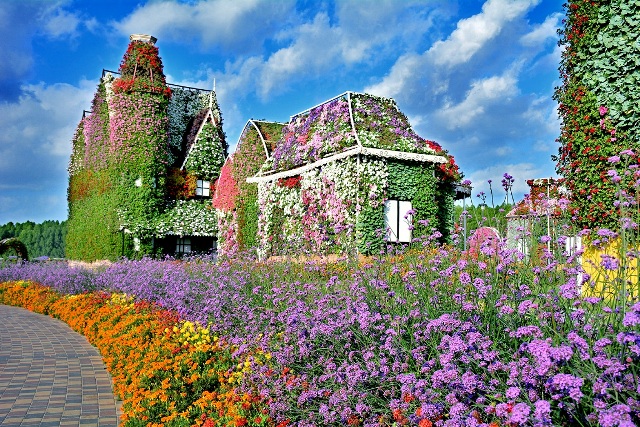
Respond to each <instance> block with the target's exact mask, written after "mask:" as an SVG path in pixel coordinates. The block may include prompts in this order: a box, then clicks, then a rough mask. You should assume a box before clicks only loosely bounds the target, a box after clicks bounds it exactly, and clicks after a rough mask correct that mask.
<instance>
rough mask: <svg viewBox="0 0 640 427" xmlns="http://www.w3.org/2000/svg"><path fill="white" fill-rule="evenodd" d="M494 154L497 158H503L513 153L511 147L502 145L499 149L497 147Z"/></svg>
mask: <svg viewBox="0 0 640 427" xmlns="http://www.w3.org/2000/svg"><path fill="white" fill-rule="evenodd" d="M495 153H496V155H497V156H498V157H504V156H507V155H509V154H511V153H513V147H510V146H508V145H503V146H501V147H497V148H496V149H495Z"/></svg>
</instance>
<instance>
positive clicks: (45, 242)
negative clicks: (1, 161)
mask: <svg viewBox="0 0 640 427" xmlns="http://www.w3.org/2000/svg"><path fill="white" fill-rule="evenodd" d="M66 230H67V224H66V221H62V222H59V221H50V220H49V221H44V222H42V223H41V224H36V223H34V222H32V221H27V222H22V223H21V222H18V223H15V224H14V223H13V222H9V223H7V224H4V225H0V240H3V239H9V238H16V239H18V240H19V241H20V242H22V243H23V244H24V245H25V247H26V250H27V252H28V254H29V256H30V257H31V258H32V259H33V258H39V257H43V256H46V257H50V258H64V246H65V236H66Z"/></svg>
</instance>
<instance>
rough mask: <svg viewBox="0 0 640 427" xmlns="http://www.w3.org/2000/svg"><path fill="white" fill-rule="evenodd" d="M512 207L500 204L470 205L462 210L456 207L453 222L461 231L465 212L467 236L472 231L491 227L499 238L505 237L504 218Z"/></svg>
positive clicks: (505, 225) (505, 224) (460, 207)
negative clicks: (498, 234) (495, 230)
mask: <svg viewBox="0 0 640 427" xmlns="http://www.w3.org/2000/svg"><path fill="white" fill-rule="evenodd" d="M512 207H513V206H512V205H511V204H508V203H502V204H500V205H497V206H487V205H484V204H481V205H478V206H476V205H470V206H466V207H465V208H464V211H463V208H462V206H456V211H455V220H456V226H457V227H458V228H459V229H461V230H462V228H463V227H464V224H465V221H464V217H463V212H466V214H464V216H465V217H466V226H467V236H470V235H471V234H472V233H473V231H474V230H477V229H478V228H480V227H493V228H495V229H497V230H498V232H499V233H500V236H501V237H505V233H506V230H507V219H506V216H507V214H508V213H509V211H510V210H511V208H512Z"/></svg>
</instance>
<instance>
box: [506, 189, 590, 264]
mask: <svg viewBox="0 0 640 427" xmlns="http://www.w3.org/2000/svg"><path fill="white" fill-rule="evenodd" d="M564 181H565V180H564V179H563V178H538V179H529V180H527V184H528V185H529V189H530V192H529V194H527V195H525V197H524V199H523V200H521V201H519V202H518V203H516V204H515V206H514V207H513V209H511V210H510V211H509V213H508V214H507V216H506V218H507V235H506V239H507V246H508V247H509V248H512V249H518V250H519V251H520V252H522V253H523V254H525V255H526V254H528V253H529V251H530V249H531V247H532V245H533V246H537V245H539V244H540V241H539V239H540V237H541V236H549V237H550V238H552V239H557V238H558V237H559V236H566V235H567V230H565V229H563V227H562V226H563V224H564V222H565V220H566V218H565V217H566V215H563V213H564V211H565V210H566V208H567V206H568V205H569V203H570V200H571V196H570V194H569V191H568V190H567V187H566V186H565V184H564ZM545 240H546V239H545ZM548 243H550V241H547V242H543V246H549V245H548ZM580 247H581V243H580V237H579V236H570V237H567V239H566V242H565V249H566V250H567V251H568V252H575V250H576V249H579V248H580Z"/></svg>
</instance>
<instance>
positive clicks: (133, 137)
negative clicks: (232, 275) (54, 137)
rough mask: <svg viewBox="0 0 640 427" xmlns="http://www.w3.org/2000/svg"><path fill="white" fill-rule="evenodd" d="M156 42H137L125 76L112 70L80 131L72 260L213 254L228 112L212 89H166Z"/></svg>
mask: <svg viewBox="0 0 640 427" xmlns="http://www.w3.org/2000/svg"><path fill="white" fill-rule="evenodd" d="M155 42H156V39H155V38H154V37H151V36H147V35H132V36H131V37H130V43H129V46H128V48H127V51H126V53H125V54H124V57H123V59H122V62H121V64H120V68H119V70H118V72H107V71H104V72H103V77H102V79H101V80H100V84H99V85H98V89H97V91H96V94H95V96H94V100H93V102H92V108H91V111H90V112H89V114H85V115H84V117H83V119H82V121H81V122H80V124H79V125H78V128H77V131H76V134H75V136H74V139H73V152H72V155H71V161H70V165H69V192H68V201H69V225H68V236H67V248H66V249H67V256H68V257H69V258H71V259H83V260H89V261H90V260H95V259H117V258H119V257H121V256H125V257H138V256H142V255H148V254H160V253H175V252H179V253H185V252H191V251H192V249H194V248H197V249H199V250H201V251H207V250H210V249H212V248H213V247H214V237H213V236H215V234H216V232H217V229H216V225H217V224H216V219H215V215H214V212H213V211H212V209H211V197H210V184H209V182H210V181H211V180H214V179H215V178H217V176H218V175H219V171H220V167H221V166H222V163H223V161H224V158H225V156H226V153H227V146H226V142H225V138H224V133H223V132H222V117H221V115H220V110H219V108H218V105H217V102H216V100H215V94H214V93H213V92H212V91H204V90H201V89H195V88H187V87H183V86H173V87H170V85H168V84H167V82H166V79H165V76H164V73H163V65H162V60H161V59H160V56H159V55H158V48H157V47H156V46H155ZM85 113H86V112H85ZM188 236H197V238H206V242H202V241H198V242H195V241H194V243H193V244H192V242H191V240H189V237H188ZM197 238H196V240H197Z"/></svg>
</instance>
